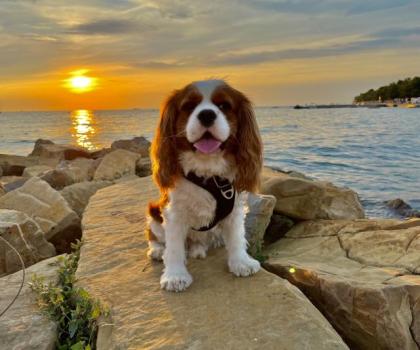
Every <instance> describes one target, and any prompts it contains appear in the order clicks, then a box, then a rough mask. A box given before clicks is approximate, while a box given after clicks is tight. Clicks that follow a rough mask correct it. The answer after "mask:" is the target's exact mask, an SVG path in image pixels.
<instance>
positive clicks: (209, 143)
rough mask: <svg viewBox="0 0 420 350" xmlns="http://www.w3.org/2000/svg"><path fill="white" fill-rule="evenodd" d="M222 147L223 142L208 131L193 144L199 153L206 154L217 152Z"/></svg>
mask: <svg viewBox="0 0 420 350" xmlns="http://www.w3.org/2000/svg"><path fill="white" fill-rule="evenodd" d="M221 145H222V142H221V141H220V140H218V139H216V138H215V137H214V136H213V135H212V134H211V133H210V132H209V131H206V132H205V133H204V134H203V136H202V137H201V138H200V139H199V140H198V141H196V142H194V144H193V146H194V147H195V148H196V150H197V151H199V152H201V153H204V154H211V153H215V152H217V151H218V150H219V149H220V146H221Z"/></svg>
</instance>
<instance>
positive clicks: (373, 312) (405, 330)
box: [265, 219, 420, 350]
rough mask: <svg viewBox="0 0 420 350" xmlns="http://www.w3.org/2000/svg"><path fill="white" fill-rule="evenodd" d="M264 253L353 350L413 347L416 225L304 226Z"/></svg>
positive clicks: (417, 295) (419, 245)
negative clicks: (321, 313) (309, 300)
mask: <svg viewBox="0 0 420 350" xmlns="http://www.w3.org/2000/svg"><path fill="white" fill-rule="evenodd" d="M265 253H266V254H267V255H268V256H269V259H268V261H266V263H265V267H266V268H267V269H269V270H270V271H272V272H274V273H276V274H278V275H279V276H281V277H283V278H287V279H288V280H289V281H290V282H292V283H293V284H294V285H296V286H297V287H299V288H300V289H301V290H302V291H303V292H304V293H305V295H307V296H308V297H309V298H310V299H311V301H312V302H313V303H314V304H315V305H316V306H317V307H318V308H319V309H320V310H321V311H322V312H323V314H324V315H326V317H327V318H328V319H329V320H330V322H331V323H332V324H333V325H334V328H335V329H337V330H338V331H339V333H340V334H341V335H342V336H343V338H344V339H346V341H347V343H348V344H349V345H350V346H351V348H352V349H353V348H354V349H378V350H380V349H389V350H394V349H407V350H408V349H410V350H411V349H412V350H415V349H418V347H419V346H420V275H419V272H420V220H413V221H398V220H384V219H382V220H334V221H332V220H331V221H328V220H317V221H307V222H303V223H301V224H298V225H296V226H294V227H293V228H292V229H291V230H290V231H289V232H287V234H286V237H285V238H283V239H281V240H279V241H278V242H276V243H274V244H272V245H271V246H269V247H268V248H267V249H266V250H265Z"/></svg>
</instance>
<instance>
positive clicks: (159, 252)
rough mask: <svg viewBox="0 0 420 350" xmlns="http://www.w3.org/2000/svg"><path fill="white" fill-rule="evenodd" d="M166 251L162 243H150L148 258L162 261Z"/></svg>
mask: <svg viewBox="0 0 420 350" xmlns="http://www.w3.org/2000/svg"><path fill="white" fill-rule="evenodd" d="M164 250H165V246H164V245H163V244H162V243H159V242H156V241H149V250H148V251H147V256H148V257H149V258H150V259H153V260H157V261H162V257H163V252H164Z"/></svg>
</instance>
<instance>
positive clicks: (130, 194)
mask: <svg viewBox="0 0 420 350" xmlns="http://www.w3.org/2000/svg"><path fill="white" fill-rule="evenodd" d="M158 195H159V194H158V191H157V189H156V188H155V186H154V185H153V183H152V181H151V178H150V177H147V178H146V177H145V178H137V179H135V180H132V181H124V182H121V183H119V184H117V185H113V186H110V187H107V188H104V189H102V190H99V191H98V192H97V193H96V194H95V195H94V196H93V197H92V198H91V200H90V202H89V205H88V207H87V208H86V211H85V214H84V218H83V230H84V232H83V237H84V238H83V239H84V244H83V246H82V248H81V253H80V260H79V266H78V269H77V274H76V276H77V279H78V285H80V286H82V287H84V288H86V289H87V290H88V291H89V292H90V294H91V296H92V297H93V298H97V299H99V300H100V301H101V302H102V303H103V304H104V305H106V306H108V307H109V309H110V314H109V319H105V320H103V322H101V323H100V324H99V334H98V342H97V348H98V350H103V349H107V350H112V349H173V350H177V349H242V348H243V349H280V350H281V349H284V350H286V349H304V348H312V349H317V350H318V349H347V346H346V345H345V344H344V343H343V341H342V340H341V339H340V338H339V337H338V336H337V334H336V332H335V331H334V329H333V328H332V327H331V325H330V324H329V323H328V322H327V321H326V320H325V319H324V317H323V316H322V315H321V313H320V312H319V311H318V310H317V309H316V308H315V307H313V305H312V304H311V303H310V302H309V301H308V300H307V299H306V298H305V297H304V295H303V294H302V293H301V292H300V291H299V290H298V289H296V288H295V287H293V286H292V285H291V284H290V283H288V282H287V281H285V280H283V279H281V278H278V277H277V276H275V275H273V274H271V273H269V272H266V271H264V270H262V271H260V272H258V273H257V274H256V275H255V276H253V277H250V278H236V277H233V276H232V275H231V274H230V273H228V271H227V269H226V259H225V252H224V249H218V250H213V251H210V252H209V256H208V257H207V258H206V259H204V260H194V261H189V264H188V268H189V270H190V272H191V273H192V275H193V276H194V283H193V284H192V286H191V287H190V288H189V289H188V290H187V291H186V292H184V293H181V294H176V293H169V292H166V291H163V290H161V289H160V286H159V277H160V274H161V273H162V268H163V266H162V264H160V263H153V262H151V261H150V260H149V259H148V258H147V257H146V250H147V243H146V241H145V238H144V235H143V232H144V231H145V229H146V217H145V215H144V213H145V211H146V207H147V203H148V201H149V200H152V199H156V198H157V197H158Z"/></svg>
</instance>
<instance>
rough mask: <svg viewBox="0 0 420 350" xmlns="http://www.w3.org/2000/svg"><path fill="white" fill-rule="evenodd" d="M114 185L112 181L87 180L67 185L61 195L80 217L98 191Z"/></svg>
mask: <svg viewBox="0 0 420 350" xmlns="http://www.w3.org/2000/svg"><path fill="white" fill-rule="evenodd" d="M110 185H112V182H111V181H85V182H80V183H76V184H73V185H70V186H67V187H66V188H64V189H63V190H61V192H60V193H61V195H62V196H63V198H64V199H65V200H66V201H67V203H68V204H69V205H70V208H72V209H73V210H74V211H75V212H76V213H77V215H79V217H82V215H83V212H84V210H85V208H86V206H87V205H88V203H89V199H90V197H92V196H93V195H94V194H95V193H96V191H98V190H100V189H101V188H104V187H107V186H110Z"/></svg>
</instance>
